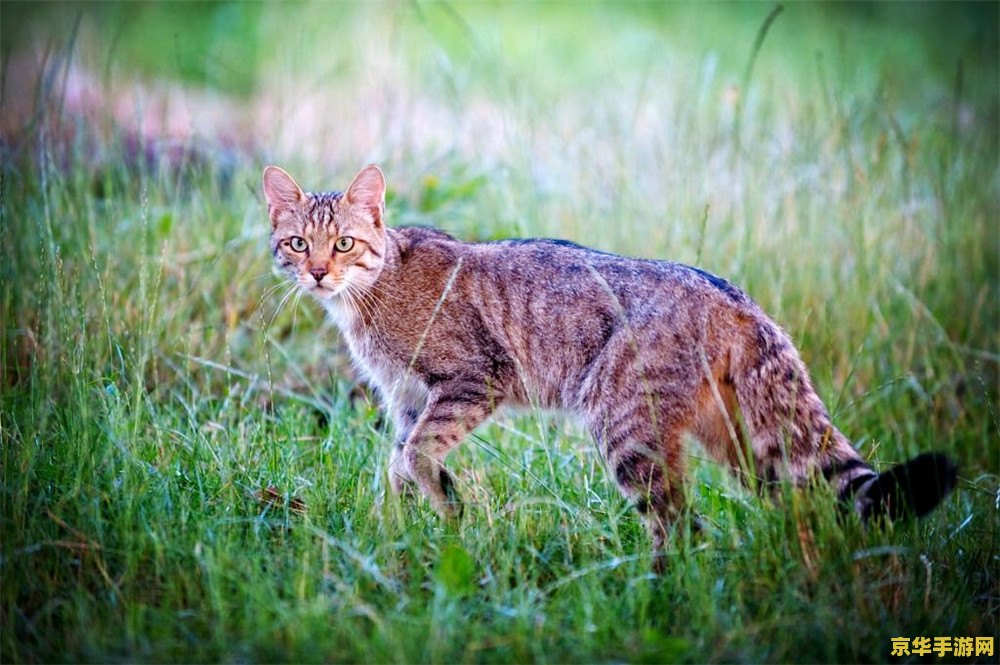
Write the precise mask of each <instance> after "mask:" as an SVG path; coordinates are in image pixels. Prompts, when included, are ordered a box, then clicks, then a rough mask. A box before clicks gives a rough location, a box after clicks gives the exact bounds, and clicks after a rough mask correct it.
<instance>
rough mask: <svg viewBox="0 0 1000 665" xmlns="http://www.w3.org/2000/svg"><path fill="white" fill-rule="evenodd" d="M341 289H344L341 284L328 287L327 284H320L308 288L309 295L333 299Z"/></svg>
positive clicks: (322, 298) (321, 298)
mask: <svg viewBox="0 0 1000 665" xmlns="http://www.w3.org/2000/svg"><path fill="white" fill-rule="evenodd" d="M343 290H344V287H343V286H339V287H333V288H330V287H328V286H323V285H321V284H317V285H315V286H311V287H309V289H308V291H309V293H310V295H312V296H313V297H314V298H318V299H320V300H333V299H334V298H336V297H337V296H339V295H340V293H341V291H343Z"/></svg>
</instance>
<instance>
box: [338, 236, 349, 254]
mask: <svg viewBox="0 0 1000 665" xmlns="http://www.w3.org/2000/svg"><path fill="white" fill-rule="evenodd" d="M334 247H335V248H336V249H337V251H338V252H349V251H351V247H354V238H352V237H350V236H342V237H340V238H337V242H336V244H334Z"/></svg>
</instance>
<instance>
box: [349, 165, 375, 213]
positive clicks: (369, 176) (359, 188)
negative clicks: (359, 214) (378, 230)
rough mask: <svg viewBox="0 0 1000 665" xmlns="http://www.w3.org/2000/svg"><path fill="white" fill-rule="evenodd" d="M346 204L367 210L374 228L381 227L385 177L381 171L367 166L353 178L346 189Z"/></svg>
mask: <svg viewBox="0 0 1000 665" xmlns="http://www.w3.org/2000/svg"><path fill="white" fill-rule="evenodd" d="M346 196H347V202H348V203H350V204H351V205H352V206H359V207H362V208H366V209H368V211H369V212H370V213H371V215H372V221H373V222H374V223H375V226H381V225H382V215H383V213H384V212H385V176H383V175H382V169H380V168H379V167H378V166H376V165H375V164H369V165H368V166H366V167H365V168H363V169H361V171H360V172H359V173H358V174H357V175H356V176H354V180H352V181H351V184H350V186H349V187H348V188H347V195H346Z"/></svg>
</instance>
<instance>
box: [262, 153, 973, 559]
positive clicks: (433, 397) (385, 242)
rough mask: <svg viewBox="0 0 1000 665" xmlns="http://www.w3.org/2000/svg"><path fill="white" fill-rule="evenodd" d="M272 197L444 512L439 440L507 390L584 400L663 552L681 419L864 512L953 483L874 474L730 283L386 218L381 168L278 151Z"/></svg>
mask: <svg viewBox="0 0 1000 665" xmlns="http://www.w3.org/2000/svg"><path fill="white" fill-rule="evenodd" d="M264 193H265V195H266V197H267V202H268V212H269V216H270V218H271V251H272V253H273V254H274V259H275V261H276V262H277V265H278V266H279V268H280V269H281V270H282V271H283V272H284V273H286V274H287V275H288V276H290V277H291V278H292V279H293V280H295V282H296V283H297V285H298V288H300V289H301V290H302V291H304V292H306V293H309V294H311V295H313V296H314V297H315V298H316V299H317V300H318V301H319V302H320V304H321V305H322V306H323V307H324V308H325V309H326V310H327V311H328V312H329V314H330V316H331V317H332V318H333V320H334V321H336V323H337V325H338V326H339V327H340V330H341V331H342V332H343V334H344V337H345V338H346V340H347V344H348V346H349V347H350V352H351V356H352V357H353V359H354V362H355V365H356V366H357V367H358V369H359V370H360V371H361V373H362V374H363V375H364V376H365V378H366V379H367V380H368V381H369V382H370V383H372V384H374V386H376V387H377V388H378V391H379V394H380V396H381V398H382V400H383V402H384V406H385V409H386V411H387V412H388V414H389V415H390V417H391V419H392V421H393V423H394V425H395V434H396V438H395V443H394V447H393V451H392V455H391V458H390V462H389V478H390V480H391V484H392V487H393V489H394V490H396V491H400V490H402V489H404V488H405V487H407V486H412V485H415V486H416V487H417V488H419V491H420V492H421V493H422V494H423V495H424V496H425V497H427V499H429V500H430V502H431V503H432V504H433V506H434V508H436V509H437V511H438V512H439V513H441V514H442V515H445V516H454V515H458V514H459V513H460V510H461V503H460V501H459V500H458V498H457V496H456V493H455V489H454V483H453V481H452V477H451V475H450V474H449V473H448V471H447V470H446V469H445V467H444V465H443V461H444V458H445V456H446V455H447V454H448V453H449V452H450V451H451V450H452V449H453V448H455V446H457V445H458V444H459V443H461V441H462V439H463V438H464V437H465V436H466V435H467V434H469V432H471V431H472V430H473V429H474V428H475V427H476V426H478V425H479V424H480V423H482V422H483V421H484V420H486V419H487V418H488V417H489V416H490V414H492V413H493V412H494V411H496V410H497V408H498V407H500V406H503V405H515V406H517V405H521V406H538V407H547V408H561V409H564V410H566V411H568V412H570V413H572V414H574V415H576V416H578V417H579V418H580V419H581V420H582V422H583V423H584V424H585V425H586V427H587V428H588V429H589V431H590V433H591V434H592V435H593V437H594V439H595V440H596V442H597V445H598V449H599V450H600V453H601V455H602V456H603V458H604V461H605V463H606V466H607V468H608V469H609V471H610V472H611V473H612V474H613V476H614V478H615V481H616V482H617V484H618V486H619V487H620V488H621V491H622V492H623V493H624V494H625V495H626V496H627V497H629V498H630V499H632V500H633V501H635V503H636V506H637V508H638V510H639V512H640V513H642V515H643V516H644V518H645V521H646V523H647V526H648V528H649V531H650V534H651V537H652V540H653V545H654V547H655V548H656V550H657V551H660V550H662V548H663V547H664V544H665V541H666V539H667V536H668V532H669V528H670V525H671V523H672V521H673V520H674V518H675V517H676V516H677V515H678V513H679V512H680V511H681V510H682V508H683V502H684V497H685V492H684V481H685V468H684V467H685V452H684V444H685V436H686V435H691V436H693V437H695V438H697V439H698V440H699V441H701V443H702V444H703V445H704V447H705V448H706V450H707V451H708V452H709V454H710V455H711V456H712V457H714V458H715V459H716V460H718V461H719V462H720V463H722V464H724V465H726V466H727V467H728V468H730V469H731V470H732V471H733V472H734V473H735V474H737V475H738V476H739V477H740V478H741V479H742V480H743V481H744V482H745V483H747V484H748V485H750V486H753V487H768V486H774V484H775V483H777V482H778V481H779V479H782V478H786V479H790V480H791V481H792V482H794V483H795V484H797V485H805V484H807V483H809V482H810V480H811V479H812V478H814V477H818V476H822V477H823V478H825V479H826V480H827V481H828V482H830V483H832V484H833V486H834V488H835V490H836V492H837V495H838V496H839V498H840V499H841V500H842V501H843V502H844V504H845V505H847V506H850V507H853V509H854V510H856V511H857V512H858V513H860V515H861V517H862V518H863V519H865V520H868V519H871V518H873V517H876V516H886V517H889V518H895V517H899V516H902V515H905V514H915V515H923V514H925V513H927V512H929V511H930V510H931V509H932V508H933V507H934V506H936V505H937V504H938V503H939V502H940V501H941V500H942V499H943V498H944V496H945V495H946V494H947V493H948V492H949V491H950V490H951V488H952V486H953V485H954V482H955V467H954V465H953V464H952V462H951V461H950V460H949V459H948V458H947V457H945V456H943V455H939V454H924V455H920V456H918V457H917V458H915V459H913V460H911V461H909V462H907V463H905V464H901V465H899V466H897V467H895V468H892V469H890V470H889V471H887V472H884V473H881V474H880V473H877V472H875V471H874V470H872V468H871V467H870V466H869V465H868V464H867V463H866V462H865V461H864V460H863V459H862V458H861V457H860V456H859V455H858V453H857V451H856V450H855V449H854V448H853V447H852V446H851V444H850V442H849V441H848V439H847V438H846V437H845V436H844V435H843V434H841V433H840V432H839V431H838V430H837V429H836V428H835V427H834V426H833V424H832V423H831V421H830V416H829V414H828V413H827V410H826V408H825V407H824V406H823V403H822V402H821V401H820V398H819V397H818V396H817V394H816V391H815V390H814V389H813V386H812V383H811V382H810V380H809V375H808V373H807V371H806V368H805V366H804V365H803V363H802V361H801V360H800V359H799V355H798V353H797V352H796V350H795V347H794V346H792V342H791V340H790V339H789V337H788V335H787V334H786V333H785V332H784V331H783V330H782V329H781V328H779V327H778V325H777V324H775V323H774V322H773V321H772V320H771V319H770V318H768V316H767V315H766V314H765V313H764V312H763V311H762V310H761V309H760V307H758V306H757V304H756V303H754V301H753V300H751V299H750V298H749V297H748V296H747V295H746V294H745V293H744V292H743V291H741V290H740V289H739V288H737V287H736V286H734V285H733V284H731V283H730V282H728V281H726V280H725V279H722V278H720V277H716V276H715V275H712V274H709V273H707V272H704V271H702V270H699V269H697V268H692V267H689V266H686V265H681V264H678V263H671V262H667V261H650V260H638V259H631V258H624V257H621V256H615V255H613V254H606V253H604V252H599V251H595V250H592V249H587V248H585V247H581V246H578V245H575V244H572V243H569V242H565V241H562V240H502V241H497V242H488V243H477V244H471V243H465V242H461V241H459V240H456V239H455V238H453V237H451V236H449V235H447V234H446V233H443V232H441V231H437V230H433V229H429V228H408V227H404V228H389V227H387V226H386V223H385V221H386V220H385V180H384V178H383V175H382V172H381V171H380V170H379V168H378V167H377V166H375V165H371V166H368V167H367V168H365V169H363V170H362V171H361V172H360V173H358V174H357V176H355V178H354V180H353V181H352V182H351V184H350V186H349V187H348V188H347V190H346V191H345V192H343V193H341V192H331V193H319V194H314V193H305V192H303V191H302V189H301V188H300V187H299V186H298V185H297V184H296V183H295V181H294V180H293V179H292V178H291V177H290V176H289V175H288V174H287V173H286V172H285V171H283V170H281V169H280V168H277V167H274V166H269V167H267V168H266V169H265V170H264Z"/></svg>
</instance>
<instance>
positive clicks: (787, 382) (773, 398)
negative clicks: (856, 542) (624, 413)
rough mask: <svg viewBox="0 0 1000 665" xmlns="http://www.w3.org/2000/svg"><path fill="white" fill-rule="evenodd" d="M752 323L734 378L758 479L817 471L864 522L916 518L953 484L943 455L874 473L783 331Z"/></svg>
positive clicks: (801, 479)
mask: <svg viewBox="0 0 1000 665" xmlns="http://www.w3.org/2000/svg"><path fill="white" fill-rule="evenodd" d="M756 323H757V325H756V329H755V330H754V335H753V336H752V337H751V339H752V340H753V341H752V342H750V343H749V344H747V345H746V346H744V347H743V348H742V349H741V353H739V354H737V358H738V361H737V363H735V366H734V368H733V369H734V370H735V371H734V372H733V383H734V388H735V392H736V398H737V401H738V403H739V407H740V412H741V414H742V416H743V418H744V421H745V424H746V426H747V429H748V434H749V435H750V439H751V442H752V448H753V451H754V457H755V459H756V463H757V470H758V473H762V474H763V475H762V477H763V478H764V479H769V480H777V479H778V478H779V477H781V476H783V475H791V480H792V481H793V482H795V483H796V484H800V485H801V484H806V483H808V482H809V479H810V478H812V477H813V476H814V475H815V472H816V471H817V470H819V471H820V472H821V473H822V475H823V477H824V478H826V480H827V481H828V482H830V484H831V485H832V486H833V488H834V489H835V491H836V492H837V496H838V498H839V499H840V500H841V501H842V502H843V503H844V504H845V505H847V506H851V507H853V508H854V509H855V510H856V511H857V512H858V514H859V515H860V516H861V518H862V520H864V521H865V522H868V521H871V520H877V519H879V518H888V519H890V520H894V519H898V518H901V517H905V516H916V517H920V516H922V515H926V514H927V513H929V512H930V511H931V510H933V509H934V507H935V506H937V505H938V504H939V503H941V501H942V500H943V499H944V498H945V497H946V496H947V495H948V493H949V492H951V490H952V489H953V488H954V486H955V477H956V467H955V464H954V462H952V460H951V459H950V458H948V457H947V456H945V455H942V454H939V453H927V454H923V455H919V456H917V457H915V458H913V459H912V460H910V461H908V462H904V463H902V464H899V465H897V466H894V467H892V468H890V469H888V470H886V471H883V472H882V473H877V472H876V471H875V470H874V469H872V467H871V466H870V465H869V464H868V463H867V462H866V461H865V460H864V459H862V457H861V455H859V454H858V452H857V451H856V450H855V449H854V447H853V446H852V445H851V443H850V441H849V440H848V439H847V437H845V436H844V435H843V434H841V433H840V431H838V430H837V428H836V427H834V426H833V423H832V421H831V420H830V416H829V414H828V412H827V410H826V407H825V406H824V405H823V402H822V401H821V400H820V398H819V396H818V395H817V394H816V391H815V389H814V388H813V386H812V382H811V381H810V380H809V376H808V373H807V372H806V368H805V365H804V364H803V363H802V361H801V359H800V358H799V355H798V353H797V352H796V351H795V347H794V346H793V345H792V343H791V340H790V339H789V338H788V336H787V335H786V334H785V333H784V331H782V330H781V329H780V328H779V327H778V326H777V325H775V324H774V323H773V322H770V321H766V320H765V321H758V322H756Z"/></svg>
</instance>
